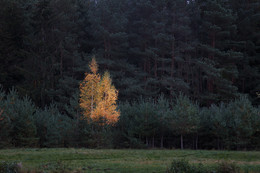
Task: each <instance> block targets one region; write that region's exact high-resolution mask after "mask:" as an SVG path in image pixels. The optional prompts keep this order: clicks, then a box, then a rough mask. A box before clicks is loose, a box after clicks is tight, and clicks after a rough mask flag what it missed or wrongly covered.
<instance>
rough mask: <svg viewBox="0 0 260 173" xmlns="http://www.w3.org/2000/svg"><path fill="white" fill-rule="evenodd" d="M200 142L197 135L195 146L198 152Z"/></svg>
mask: <svg viewBox="0 0 260 173" xmlns="http://www.w3.org/2000/svg"><path fill="white" fill-rule="evenodd" d="M198 141H199V135H198V133H197V134H196V144H195V147H196V150H197V149H198Z"/></svg>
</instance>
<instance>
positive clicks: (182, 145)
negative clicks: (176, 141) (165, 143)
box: [181, 134, 183, 150]
mask: <svg viewBox="0 0 260 173" xmlns="http://www.w3.org/2000/svg"><path fill="white" fill-rule="evenodd" d="M181 149H182V150H183V136H182V134H181Z"/></svg>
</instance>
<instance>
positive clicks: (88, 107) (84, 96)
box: [79, 58, 101, 118]
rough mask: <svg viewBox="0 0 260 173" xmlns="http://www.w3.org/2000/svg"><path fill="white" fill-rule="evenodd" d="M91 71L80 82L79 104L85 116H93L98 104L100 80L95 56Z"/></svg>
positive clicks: (91, 63)
mask: <svg viewBox="0 0 260 173" xmlns="http://www.w3.org/2000/svg"><path fill="white" fill-rule="evenodd" d="M89 68H90V71H91V73H85V79H84V80H83V81H82V82H81V83H80V98H79V104H80V107H81V108H82V110H83V115H84V118H90V117H92V116H93V113H94V109H95V107H96V105H97V86H98V83H99V82H100V79H101V78H100V75H99V74H98V73H97V72H98V64H97V62H96V59H95V58H92V61H91V62H90V64H89Z"/></svg>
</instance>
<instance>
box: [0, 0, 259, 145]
mask: <svg viewBox="0 0 260 173" xmlns="http://www.w3.org/2000/svg"><path fill="white" fill-rule="evenodd" d="M259 8H260V2H259V1H258V0H190V1H187V0H172V1H170V0H161V1H156V0H1V1H0V62H1V63H0V84H1V85H2V86H3V89H2V91H1V94H2V96H1V99H0V102H1V104H0V113H1V117H0V124H1V126H0V135H1V140H0V143H1V146H17V147H18V146H40V147H55V146H75V147H76V146H79V147H80V146H87V147H145V146H146V147H153V146H155V147H160V146H163V147H169V148H171V147H176V148H178V147H183V148H186V147H188V148H201V149H204V148H208V149H210V148H218V149H244V148H248V149H255V148H259V116H260V115H259V111H258V112H257V110H259V108H257V106H258V105H259V101H260V99H259V97H258V96H257V93H259V91H260V88H259V87H260V80H259V79H260V74H259V64H260V63H259V60H260V59H259V57H260V54H259V52H260V42H259V40H260V34H259V31H260V22H259V21H260V10H259ZM93 55H95V56H96V59H97V62H98V63H99V69H100V71H101V73H102V72H104V71H109V72H110V75H111V78H112V79H113V84H114V85H115V88H116V89H118V90H119V103H120V113H121V115H120V118H119V121H118V123H117V124H116V125H115V126H111V127H109V126H108V127H104V126H99V124H96V123H94V122H91V121H90V120H84V119H83V118H82V114H83V113H82V110H81V109H80V108H79V103H78V102H79V97H78V95H79V83H80V81H82V80H83V79H84V73H85V72H89V69H88V63H89V62H90V60H91V58H92V56H93ZM11 88H14V89H11ZM10 89H11V92H10V93H9V90H10ZM6 93H9V94H6ZM176 93H182V94H181V95H179V94H177V95H175V94H176ZM162 94H163V95H164V98H163V100H166V101H168V102H169V103H168V104H169V105H168V106H167V105H164V106H165V107H164V108H162V109H161V110H160V108H159V107H158V105H157V103H158V102H159V101H160V99H161V97H159V96H160V95H162ZM18 95H19V96H18ZM240 95H248V99H247V98H244V96H242V97H241V96H240ZM140 97H142V99H140ZM193 101H196V104H194V102H193ZM182 102H185V104H188V105H189V106H188V108H187V107H183V105H182ZM186 102H187V103H186ZM240 103H241V104H244V106H245V105H248V107H246V108H247V109H248V110H250V111H251V112H247V113H243V110H244V109H242V108H241V109H240V107H239V106H240ZM251 103H252V104H251ZM141 105H142V106H143V107H144V108H143V107H140V106H141ZM177 105H178V106H177ZM214 105H215V106H214ZM252 105H253V106H254V107H253V106H252ZM236 106H238V107H236ZM182 109H183V110H182ZM232 109H233V110H232ZM152 110H153V111H152ZM239 110H240V111H241V112H242V113H241V112H239ZM146 111H150V112H146ZM183 111H184V112H183ZM185 111H187V112H185ZM130 112H132V114H130ZM159 112H161V113H159ZM168 112H170V113H168ZM182 116H184V117H185V116H187V117H189V118H191V120H190V119H189V120H187V121H186V120H185V118H184V119H182ZM173 117H175V120H174V118H173ZM150 120H151V121H150ZM152 120H154V121H152ZM155 120H156V121H155ZM100 121H104V120H100ZM182 121H183V123H184V124H182V125H183V126H179V125H180V124H181V123H182ZM186 122H187V123H188V122H189V123H191V124H189V123H188V124H185V123H186ZM124 123H125V124H124ZM160 123H161V124H160ZM164 123H166V124H164ZM243 123H244V124H243ZM257 123H258V124H257ZM103 124H104V123H103ZM243 126H244V128H242V127H243ZM184 127H185V128H184ZM119 129H120V130H119ZM115 141H116V142H115ZM181 141H182V142H181ZM181 143H182V145H181ZM196 146H197V147H196Z"/></svg>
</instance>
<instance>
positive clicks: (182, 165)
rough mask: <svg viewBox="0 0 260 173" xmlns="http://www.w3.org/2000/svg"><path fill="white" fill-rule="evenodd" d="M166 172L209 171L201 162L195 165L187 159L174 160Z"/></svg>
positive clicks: (207, 172)
mask: <svg viewBox="0 0 260 173" xmlns="http://www.w3.org/2000/svg"><path fill="white" fill-rule="evenodd" d="M166 172H167V173H210V171H208V170H207V169H206V168H205V167H204V166H203V165H202V164H200V165H198V166H195V165H192V164H190V163H189V162H188V161H187V160H184V159H181V160H174V161H173V162H172V164H171V166H170V168H168V169H167V171H166Z"/></svg>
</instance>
